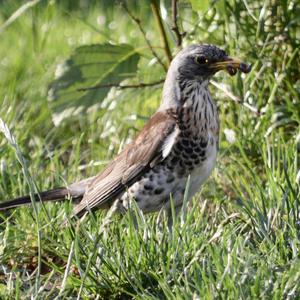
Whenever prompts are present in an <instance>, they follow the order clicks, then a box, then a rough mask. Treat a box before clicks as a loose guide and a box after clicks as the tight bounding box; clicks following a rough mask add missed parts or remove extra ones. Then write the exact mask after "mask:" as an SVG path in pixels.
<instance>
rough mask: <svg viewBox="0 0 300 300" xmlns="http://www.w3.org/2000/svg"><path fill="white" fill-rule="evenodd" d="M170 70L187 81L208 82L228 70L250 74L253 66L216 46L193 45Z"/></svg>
mask: <svg viewBox="0 0 300 300" xmlns="http://www.w3.org/2000/svg"><path fill="white" fill-rule="evenodd" d="M170 69H173V70H172V71H174V69H175V70H177V72H176V73H177V76H180V77H183V78H185V79H187V80H189V79H190V80H203V81H204V80H207V79H210V78H211V77H212V76H213V75H214V74H215V73H216V72H218V71H220V70H226V71H227V72H228V73H229V74H230V75H235V74H236V73H237V70H240V71H242V72H244V73H248V72H250V70H251V66H250V65H247V64H245V63H243V62H242V61H240V60H239V59H237V58H231V57H230V56H228V55H227V54H226V52H225V51H224V50H222V49H220V48H218V47H216V46H214V45H191V46H188V47H186V48H184V49H183V50H182V51H180V52H179V53H178V54H177V55H176V57H175V58H174V60H173V61H172V64H171V67H170Z"/></svg>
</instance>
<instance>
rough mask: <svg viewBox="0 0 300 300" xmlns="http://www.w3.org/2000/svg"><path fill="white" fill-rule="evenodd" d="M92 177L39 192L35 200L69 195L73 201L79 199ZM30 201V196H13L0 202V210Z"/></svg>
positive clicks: (47, 199) (65, 197) (48, 199)
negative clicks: (66, 185) (13, 197)
mask: <svg viewBox="0 0 300 300" xmlns="http://www.w3.org/2000/svg"><path fill="white" fill-rule="evenodd" d="M92 179H93V178H88V179H84V180H82V181H79V182H76V183H73V184H71V185H70V186H68V187H61V188H57V189H53V190H49V191H45V192H41V193H39V194H36V195H35V200H36V201H38V202H39V201H63V200H65V199H67V198H68V197H71V198H72V200H74V201H76V200H77V201H78V200H81V198H82V197H83V195H84V193H85V190H86V187H87V185H88V184H89V182H90V181H91V180H92ZM30 203H31V199H30V196H23V197H19V198H15V199H12V200H8V201H5V202H2V203H1V202H0V211H1V210H8V209H11V208H15V207H18V206H21V205H25V204H30Z"/></svg>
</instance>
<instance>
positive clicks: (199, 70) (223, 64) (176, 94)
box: [160, 45, 251, 110]
mask: <svg viewBox="0 0 300 300" xmlns="http://www.w3.org/2000/svg"><path fill="white" fill-rule="evenodd" d="M220 70H226V71H227V72H228V73H229V74H230V75H232V76H233V75H235V74H236V73H237V70H240V71H242V72H244V73H248V72H250V70H251V66H250V65H247V64H245V63H243V62H242V61H240V60H239V59H237V58H231V57H230V56H228V55H227V54H226V52H225V51H224V50H222V49H220V48H218V47H216V46H214V45H191V46H188V47H186V48H184V49H183V50H181V51H180V52H179V53H178V54H177V55H176V56H175V58H174V59H173V60H172V62H171V65H170V67H169V70H168V74H167V78H166V81H165V84H164V89H163V97H162V103H161V106H160V110H163V109H166V108H169V107H176V106H182V105H183V104H184V101H185V97H182V94H184V93H185V92H184V91H183V89H184V88H187V89H188V92H189V93H191V87H195V84H196V85H199V84H200V85H201V86H202V87H204V88H205V87H206V86H207V85H208V82H209V80H210V78H211V77H212V76H213V75H214V74H215V73H217V72H218V71H220ZM186 92H187V91H186Z"/></svg>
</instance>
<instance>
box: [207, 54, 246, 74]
mask: <svg viewBox="0 0 300 300" xmlns="http://www.w3.org/2000/svg"><path fill="white" fill-rule="evenodd" d="M212 68H213V69H215V70H216V71H220V70H226V71H227V72H228V73H229V74H230V75H231V76H233V75H235V74H236V72H237V70H240V71H242V72H243V73H249V72H250V71H251V65H250V64H247V63H244V62H242V61H241V60H240V59H238V58H233V57H229V56H226V57H225V58H224V60H222V61H218V62H215V63H213V64H212Z"/></svg>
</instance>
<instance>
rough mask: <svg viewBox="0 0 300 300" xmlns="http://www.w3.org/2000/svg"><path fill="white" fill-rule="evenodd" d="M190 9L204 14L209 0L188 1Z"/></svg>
mask: <svg viewBox="0 0 300 300" xmlns="http://www.w3.org/2000/svg"><path fill="white" fill-rule="evenodd" d="M190 2H191V5H192V8H193V10H194V11H196V12H199V11H202V12H205V11H206V10H207V9H208V8H209V3H210V1H209V0H190Z"/></svg>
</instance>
